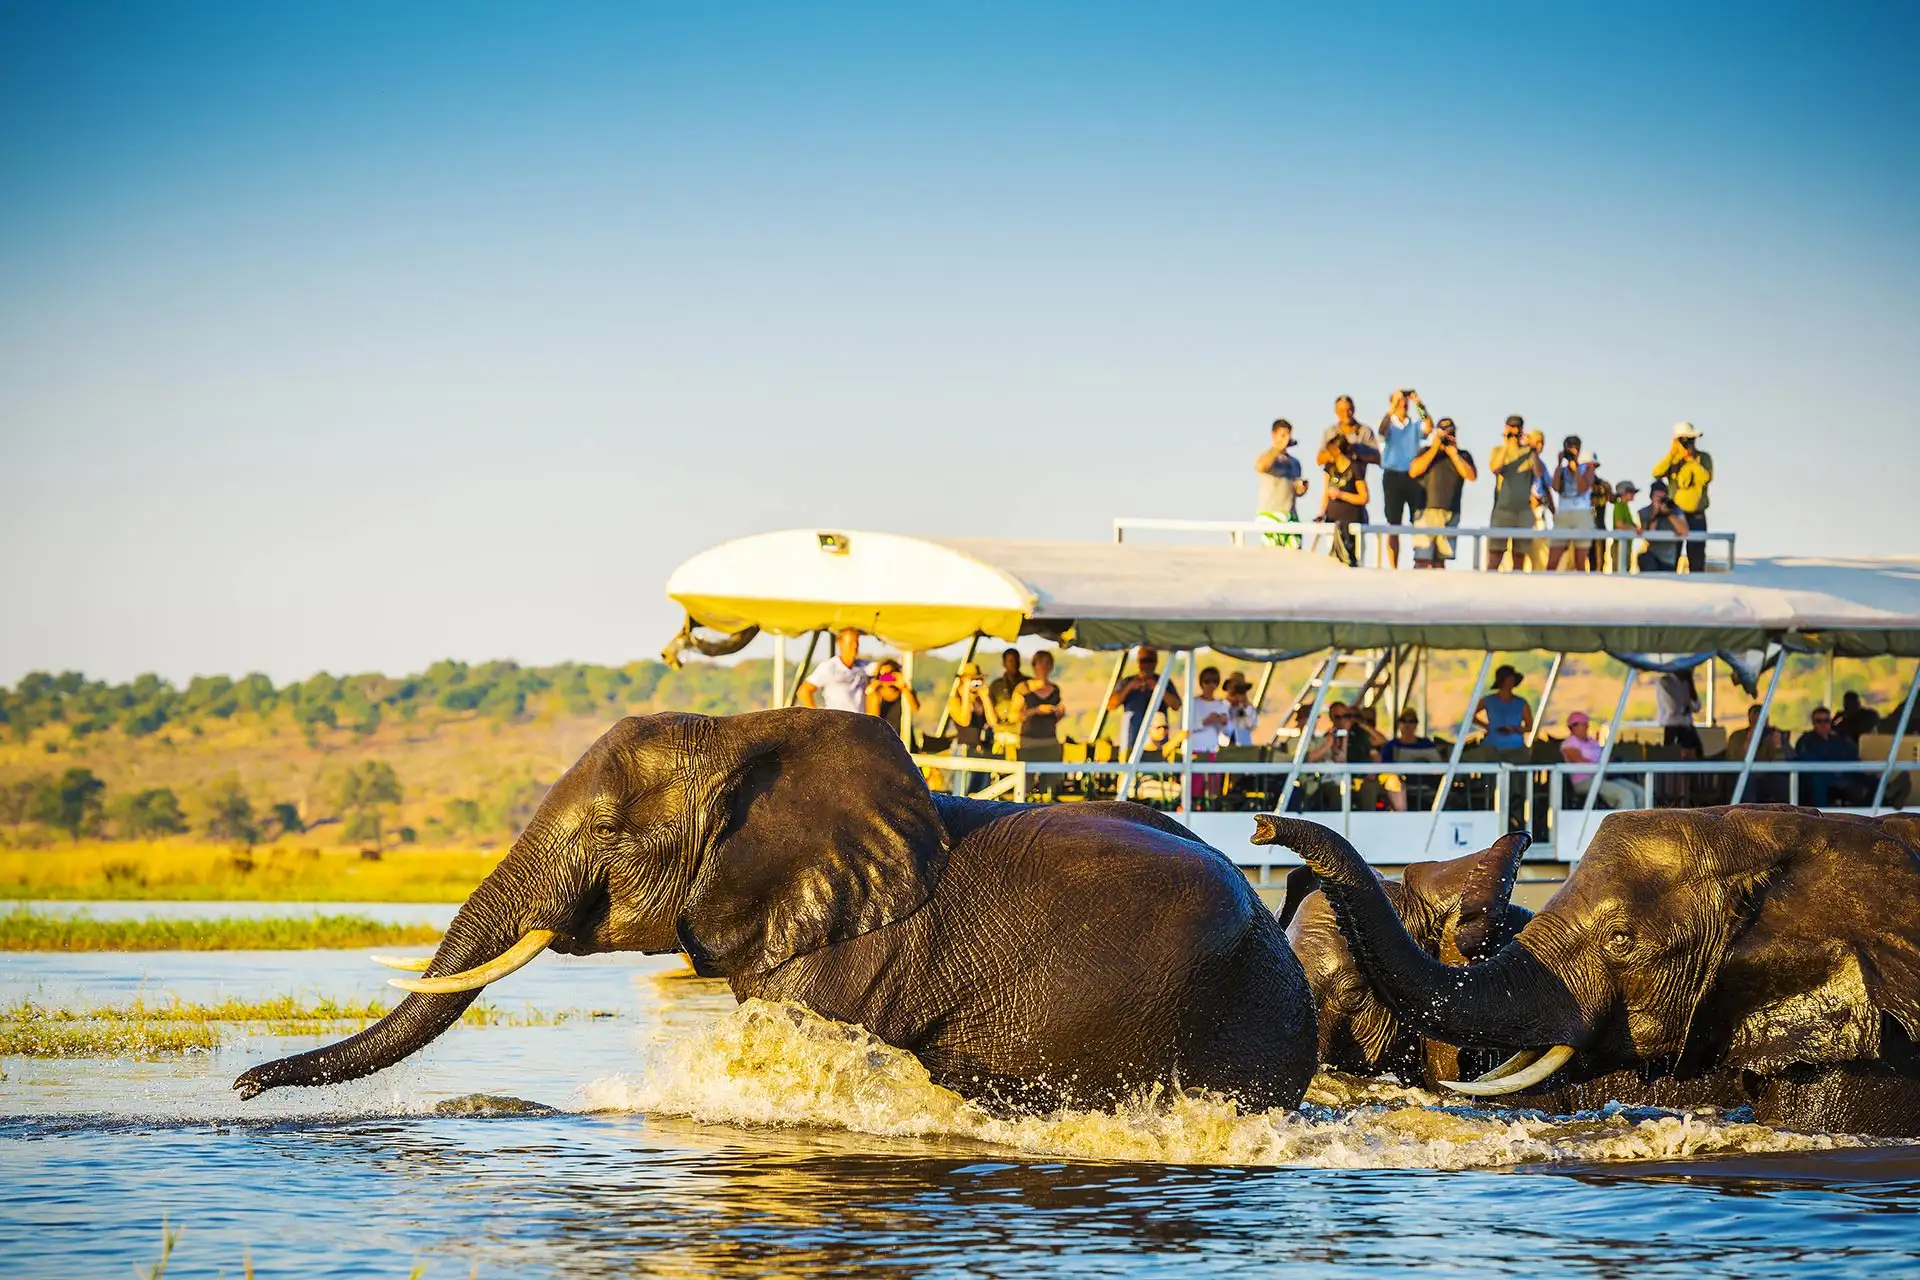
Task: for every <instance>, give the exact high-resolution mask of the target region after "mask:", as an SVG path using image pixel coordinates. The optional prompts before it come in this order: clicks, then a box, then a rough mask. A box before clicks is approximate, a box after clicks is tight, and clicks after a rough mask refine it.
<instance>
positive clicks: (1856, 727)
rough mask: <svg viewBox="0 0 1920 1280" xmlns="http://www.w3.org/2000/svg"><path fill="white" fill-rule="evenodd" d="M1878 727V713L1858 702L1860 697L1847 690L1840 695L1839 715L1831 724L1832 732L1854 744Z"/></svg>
mask: <svg viewBox="0 0 1920 1280" xmlns="http://www.w3.org/2000/svg"><path fill="white" fill-rule="evenodd" d="M1879 727H1880V713H1879V712H1878V711H1875V710H1874V709H1873V708H1872V707H1869V706H1867V705H1866V704H1865V703H1863V702H1861V701H1860V695H1859V694H1858V693H1856V692H1855V691H1854V690H1852V689H1849V690H1847V691H1846V692H1845V693H1843V694H1841V695H1840V715H1839V717H1838V718H1837V719H1835V720H1834V722H1833V731H1834V732H1835V733H1837V734H1839V735H1840V736H1841V737H1843V738H1852V739H1853V740H1854V741H1855V742H1858V741H1860V739H1861V738H1862V737H1863V736H1864V735H1866V734H1869V733H1872V732H1874V731H1875V730H1877V729H1878V728H1879Z"/></svg>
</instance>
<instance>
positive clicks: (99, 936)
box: [0, 907, 440, 951]
mask: <svg viewBox="0 0 1920 1280" xmlns="http://www.w3.org/2000/svg"><path fill="white" fill-rule="evenodd" d="M439 940H440V931H439V930H438V929H436V928H434V927H433V926H432V925H426V924H387V923H384V922H382V921H379V920H373V919H369V918H368V917H366V916H353V915H332V916H283V917H275V916H260V917H233V916H222V917H219V918H217V919H212V920H157V919H147V920H95V919H93V918H92V917H91V916H86V915H73V916H54V915H43V914H41V913H39V912H35V911H30V910H28V909H26V908H25V907H15V908H14V909H13V910H11V911H8V912H6V913H4V914H0V951H340V950H352V949H357V948H360V947H382V946H412V945H418V944H425V943H433V942H438V941H439Z"/></svg>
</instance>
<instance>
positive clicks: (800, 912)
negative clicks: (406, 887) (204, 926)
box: [234, 708, 947, 1098]
mask: <svg viewBox="0 0 1920 1280" xmlns="http://www.w3.org/2000/svg"><path fill="white" fill-rule="evenodd" d="M946 850H947V836H946V833H945V831H944V830H943V829H942V827H941V824H940V819H939V816H938V814H937V813H936V812H935V810H934V806H933V799H932V797H931V795H930V794H929V793H928V791H927V788H926V785H925V783H924V781H923V780H922V779H921V776H920V774H919V772H918V771H917V770H916V769H915V768H914V766H913V763H912V761H911V760H909V759H908V757H907V754H906V751H905V749H904V748H903V747H902V746H901V743H900V740H899V738H898V737H897V736H896V735H895V734H894V733H893V732H892V730H891V729H889V728H888V727H887V725H886V724H885V723H884V722H882V721H880V720H878V719H875V718H872V717H868V716H859V715H852V714H849V713H846V712H841V711H815V710H809V709H805V708H791V709H785V710H778V711H761V712H753V713H750V714H747V715H740V716H731V717H727V718H725V719H715V718H712V717H708V716H698V715H654V716H639V717H629V718H628V719H625V720H622V721H620V722H619V723H618V724H616V725H614V726H613V728H611V729H609V730H608V731H607V732H606V733H605V734H604V735H603V736H602V737H601V738H600V740H599V741H598V742H596V743H594V744H593V746H592V747H590V748H589V749H588V750H587V753H586V754H585V755H584V756H582V757H581V758H580V760H579V762H578V763H576V764H575V765H574V766H573V767H572V768H571V769H569V770H568V771H567V772H566V773H565V775H563V776H562V777H561V779H560V780H559V781H558V782H557V783H555V784H554V787H553V789H552V791H550V792H549V793H548V794H547V797H546V799H545V800H544V801H543V802H542V803H541V805H540V808H539V811H538V812H536V813H535V814H534V816H533V819H532V821H531V822H530V823H528V825H527V829H526V831H525V832H523V833H522V834H521V836H520V838H519V839H518V840H516V841H515V842H514V845H513V848H512V850H511V851H510V852H509V853H508V854H507V856H506V857H505V858H504V859H502V860H501V862H500V864H499V866H497V867H496V868H494V870H493V872H492V873H491V874H490V875H488V876H487V878H486V879H485V880H484V881H482V882H481V884H480V886H479V887H478V888H477V889H475V890H474V892H473V894H472V896H471V897H469V898H468V899H467V900H466V902H465V903H464V904H462V905H461V907H460V910H459V913H458V914H457V915H456V916H455V917H454V920H453V923H452V924H451V925H450V926H449V927H448V929H447V933H446V936H445V937H444V938H443V939H442V940H441V943H440V947H439V950H438V951H437V952H436V953H435V955H434V957H433V960H432V963H431V964H430V965H428V966H427V967H426V969H425V971H424V976H423V977H421V978H418V979H396V980H395V983H396V985H400V986H404V987H406V988H407V989H408V990H410V991H411V992H413V994H411V995H409V996H407V998H406V999H405V1000H403V1001H401V1003H400V1004H399V1005H398V1006H396V1007H395V1008H394V1009H393V1011H392V1012H390V1013H389V1014H387V1016H386V1017H384V1018H382V1019H381V1020H380V1021H379V1022H378V1023H376V1024H374V1025H373V1026H371V1027H369V1028H367V1029H366V1030H365V1031H362V1032H360V1033H359V1034H358V1035H355V1036H352V1037H350V1038H349V1039H346V1040H343V1041H341V1042H339V1043H338V1044H333V1045H328V1046H326V1047H325V1048H321V1049H316V1050H314V1051H312V1052H310V1053H303V1054H298V1055H296V1056H293V1057H289V1058H283V1059H280V1060H279V1061H276V1062H269V1063H265V1064H262V1065H261V1066H258V1067H255V1068H253V1069H252V1070H250V1071H248V1072H247V1073H246V1074H245V1075H243V1076H241V1077H240V1078H239V1079H238V1080H237V1081H235V1082H234V1088H236V1089H238V1090H239V1091H240V1093H241V1096H242V1097H248V1098H250V1097H253V1096H254V1095H255V1094H258V1093H260V1092H261V1091H263V1090H266V1089H271V1088H276V1087H278V1086H280V1085H290V1084H328V1083H332V1082H335V1081H340V1080H351V1079H355V1078H357V1077H360V1076H365V1075H370V1074H372V1073H373V1072H375V1071H379V1070H381V1069H383V1068H385V1067H388V1066H391V1065H393V1064H394V1063H396V1062H398V1061H400V1060H401V1059H402V1058H404V1057H406V1056H407V1055H408V1054H410V1053H413V1052H414V1051H415V1050H417V1049H419V1048H420V1047H421V1046H423V1045H425V1044H426V1043H427V1042H428V1041H430V1040H432V1039H433V1038H434V1037H435V1036H437V1035H439V1034H440V1033H441V1032H442V1031H444V1030H446V1029H447V1028H448V1027H449V1026H451V1025H452V1024H453V1023H454V1021H455V1020H457V1019H458V1018H459V1016H460V1014H461V1012H462V1011H463V1010H464V1009H465V1008H466V1007H467V1005H469V1004H470V1003H472V1002H473V1000H474V999H475V998H476V997H477V996H478V995H479V993H480V990H481V989H482V988H483V987H484V986H486V985H487V984H488V983H489V982H493V981H496V980H498V979H499V978H502V977H504V976H506V975H507V974H509V973H511V972H513V971H514V970H515V969H517V968H519V967H520V966H522V965H524V964H526V963H528V962H529V961H531V960H532V959H533V958H534V957H535V956H537V955H539V954H540V952H542V951H544V950H548V949H551V950H555V951H560V952H565V953H567V954H571V955H587V954H591V953H594V952H601V951H645V952H664V951H684V952H686V953H687V955H688V956H689V957H690V958H691V959H692V961H693V964H694V967H695V968H696V969H697V970H699V971H700V972H701V973H702V974H704V975H707V976H710V977H729V978H732V979H734V980H735V982H736V985H738V984H739V983H740V982H741V981H746V982H751V981H752V980H753V979H754V978H755V976H756V975H760V974H765V973H768V972H770V971H772V970H773V969H774V968H776V967H778V966H779V965H780V964H782V963H784V962H785V961H787V960H788V959H791V958H792V957H794V956H796V955H801V954H804V953H806V952H809V951H813V950H816V949H818V948H820V947H823V946H826V945H828V944H830V943H834V942H841V941H845V940H846V939H849V938H853V937H857V936H859V935H861V934H863V933H867V932H870V931H872V930H874V929H878V928H880V927H882V926H884V925H887V924H890V923H893V922H894V921H897V920H900V919H903V918H904V917H906V916H908V915H910V914H911V913H913V912H914V911H916V910H917V909H919V908H920V907H921V906H922V905H923V904H924V903H925V902H926V901H927V899H928V897H929V896H930V895H931V894H932V892H933V889H934V886H935V884H936V883H937V882H938V880H939V878H940V875H941V873H942V871H943V870H944V868H945V865H946Z"/></svg>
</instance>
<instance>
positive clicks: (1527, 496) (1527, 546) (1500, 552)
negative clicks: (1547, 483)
mask: <svg viewBox="0 0 1920 1280" xmlns="http://www.w3.org/2000/svg"><path fill="white" fill-rule="evenodd" d="M1526 427H1527V424H1526V421H1525V419H1523V418H1521V416H1520V415H1519V414H1517V413H1516V414H1514V415H1513V416H1512V417H1510V418H1508V419H1507V425H1506V430H1505V433H1504V434H1503V435H1502V436H1501V438H1500V443H1499V444H1497V445H1495V446H1493V452H1492V453H1491V454H1489V455H1487V466H1488V467H1489V468H1490V469H1491V470H1492V471H1493V514H1492V515H1491V516H1489V517H1487V523H1488V524H1490V525H1492V526H1493V527H1494V528H1496V529H1531V528H1532V527H1533V484H1534V481H1535V479H1536V478H1538V477H1541V476H1544V475H1545V474H1546V468H1545V466H1543V465H1542V464H1541V462H1540V455H1539V453H1538V452H1536V451H1535V450H1534V449H1532V448H1530V447H1529V446H1528V444H1527V439H1526ZM1532 554H1533V539H1532V538H1493V539H1490V540H1489V542H1488V545H1487V568H1489V569H1498V568H1499V567H1500V564H1501V561H1502V559H1503V558H1510V559H1511V562H1512V564H1513V568H1514V570H1515V571H1516V572H1518V571H1519V569H1520V567H1521V566H1522V565H1523V564H1525V563H1526V562H1527V560H1528V558H1529V557H1530V556H1531V555H1532Z"/></svg>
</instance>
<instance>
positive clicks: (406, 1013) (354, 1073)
mask: <svg viewBox="0 0 1920 1280" xmlns="http://www.w3.org/2000/svg"><path fill="white" fill-rule="evenodd" d="M515 864H519V865H515ZM523 869H524V862H523V860H521V859H518V858H517V857H514V856H510V857H509V858H508V860H507V861H506V862H503V863H502V864H501V865H500V866H499V867H496V868H495V869H494V871H493V872H492V874H490V875H489V876H488V877H487V878H486V879H485V880H483V881H482V882H481V883H480V887H479V888H477V889H475V890H474V891H473V894H472V896H471V897H469V898H468V899H467V900H466V902H464V903H462V904H461V906H460V910H459V913H458V914H456V915H455V916H454V918H453V923H452V924H451V925H449V926H448V927H447V933H446V936H445V937H444V938H442V939H441V940H440V948H439V950H438V951H436V952H435V953H434V957H433V963H432V964H430V965H428V966H427V969H426V972H425V974H424V975H423V977H422V979H417V980H411V981H408V980H402V981H408V985H416V984H418V985H423V986H424V985H427V983H428V982H430V981H431V980H432V979H435V978H441V979H444V978H446V977H448V976H450V975H455V974H463V973H465V972H467V971H469V970H471V969H473V968H475V967H476V966H486V965H487V964H488V962H489V961H494V960H495V959H496V958H497V957H501V956H503V955H504V954H505V953H507V952H509V951H510V950H512V949H513V948H514V946H515V944H516V943H519V942H521V940H522V937H523V935H524V934H526V933H527V931H526V930H524V929H523V928H522V927H521V924H520V920H519V913H518V911H517V910H516V908H515V907H514V905H513V904H514V901H515V893H514V892H512V891H510V890H509V889H508V888H507V886H506V884H505V883H503V882H504V881H511V880H512V879H514V878H516V877H517V875H518V874H519V873H520V872H521V871H522V870H523ZM522 950H525V948H524V947H523V948H522ZM484 986H485V982H484V981H482V982H476V983H474V984H473V985H472V986H471V987H470V988H469V989H466V990H459V991H452V992H441V993H432V994H419V993H416V994H412V995H409V996H407V998H406V999H404V1000H402V1001H401V1002H400V1003H399V1004H398V1005H396V1006H395V1007H394V1008H393V1010H392V1011H391V1012H389V1013H388V1014H387V1016H386V1017H384V1018H382V1019H380V1021H378V1022H376V1023H374V1024H373V1025H372V1026H370V1027H368V1028H367V1029H366V1030H364V1031H362V1032H359V1033H358V1034H357V1035H353V1036H349V1037H348V1038H347V1039H345V1040H342V1041H340V1042H339V1043H337V1044H330V1045H326V1046H324V1047H322V1048H319V1049H313V1050H310V1051H308V1052H306V1053H297V1054H294V1055H293V1056H291V1057H286V1058H280V1059H277V1060H275V1061H273V1062H265V1063H262V1064H261V1065H259V1066H257V1067H254V1068H253V1069H252V1070H250V1071H248V1072H246V1073H245V1074H244V1075H242V1076H241V1077H240V1078H239V1079H237V1080H235V1081H234V1082H233V1087H234V1089H235V1090H237V1091H238V1092H239V1094H240V1096H241V1098H242V1099H246V1098H252V1097H255V1096H257V1095H259V1094H261V1093H264V1092H265V1091H266V1090H268V1089H277V1088H279V1087H281V1086H282V1085H322V1084H336V1083H338V1082H340V1081H343V1080H357V1079H359V1078H360V1077H361V1076H369V1075H372V1074H373V1073H374V1072H376V1071H380V1070H384V1069H385V1068H387V1067H390V1066H392V1065H393V1064H394V1063H396V1062H399V1061H400V1060H401V1059H402V1058H405V1057H407V1056H408V1055H410V1054H412V1053H414V1052H416V1051H417V1050H419V1049H421V1048H424V1047H425V1046H426V1045H427V1044H428V1043H429V1042H430V1041H432V1040H433V1039H434V1038H435V1037H437V1036H438V1035H439V1034H440V1033H441V1032H443V1031H445V1030H446V1029H447V1028H448V1027H451V1026H452V1025H453V1024H454V1023H455V1022H457V1021H459V1019H460V1015H461V1014H462V1013H464V1012H465V1011H466V1008H467V1006H468V1005H470V1004H472V1003H473V1002H474V1000H475V999H476V998H477V997H478V996H479V994H480V991H481V989H482V988H483V987H484Z"/></svg>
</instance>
